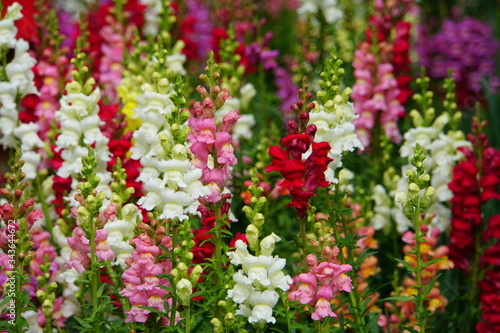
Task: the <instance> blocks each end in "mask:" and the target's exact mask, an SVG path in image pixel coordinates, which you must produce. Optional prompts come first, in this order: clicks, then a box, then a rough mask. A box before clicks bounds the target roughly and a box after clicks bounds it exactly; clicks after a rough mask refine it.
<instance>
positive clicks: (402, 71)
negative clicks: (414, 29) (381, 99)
mask: <svg viewBox="0 0 500 333" xmlns="http://www.w3.org/2000/svg"><path fill="white" fill-rule="evenodd" d="M412 2H413V1H412V0H406V1H400V2H398V1H376V2H375V14H374V15H372V16H370V17H369V19H368V20H369V22H370V27H369V28H367V30H366V38H367V42H368V43H369V44H371V41H372V40H373V32H375V37H376V41H377V43H378V47H379V49H380V50H381V51H382V52H381V54H382V56H383V57H386V58H385V59H383V62H389V63H390V64H392V65H393V66H394V71H393V72H394V74H395V77H396V80H397V82H398V89H399V90H400V93H399V96H398V99H399V102H400V103H401V104H405V103H406V102H408V100H409V98H410V97H411V95H413V91H412V90H411V87H410V83H411V80H412V78H411V67H410V56H409V49H410V41H409V39H410V29H411V23H410V22H406V21H403V20H402V17H403V15H404V14H406V13H407V12H408V11H409V10H410V9H411V5H412ZM372 29H373V30H374V31H373V30H372Z"/></svg>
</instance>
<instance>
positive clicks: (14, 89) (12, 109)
mask: <svg viewBox="0 0 500 333" xmlns="http://www.w3.org/2000/svg"><path fill="white" fill-rule="evenodd" d="M21 9H22V7H21V5H20V4H19V3H17V2H16V3H14V4H12V5H11V6H9V7H8V8H7V12H6V14H5V16H4V17H3V18H2V19H1V20H0V50H1V51H0V53H2V54H0V56H1V57H5V58H7V52H8V51H9V50H10V51H13V53H14V54H13V55H14V56H13V58H12V59H11V60H10V61H9V62H8V63H7V64H6V65H5V67H4V68H3V71H4V74H5V78H6V80H7V81H0V91H1V92H0V133H1V137H0V144H2V145H3V147H4V149H5V148H14V147H16V146H18V145H19V144H20V145H21V147H20V148H21V153H22V157H21V158H22V160H23V161H24V162H25V165H24V166H23V172H24V173H25V174H26V178H27V179H34V178H35V177H36V170H37V168H38V165H39V164H40V161H41V157H40V155H39V154H38V153H37V152H36V150H37V149H38V148H41V147H42V146H43V142H42V140H41V139H40V137H39V136H38V131H39V127H38V125H37V124H35V123H33V122H30V123H28V124H20V120H19V109H18V105H17V102H16V101H18V100H20V99H22V98H24V97H25V96H26V95H29V94H38V90H37V89H36V87H35V83H34V77H35V74H34V73H33V70H32V68H33V66H35V64H36V60H35V59H34V58H33V57H31V56H30V54H29V53H28V50H29V44H28V42H26V41H25V40H23V39H16V38H15V36H16V34H17V28H16V26H15V25H14V24H15V21H17V20H19V19H21V18H22V14H21Z"/></svg>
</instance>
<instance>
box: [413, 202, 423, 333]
mask: <svg viewBox="0 0 500 333" xmlns="http://www.w3.org/2000/svg"><path fill="white" fill-rule="evenodd" d="M419 212H420V199H418V203H417V207H415V211H414V215H413V223H414V224H415V256H416V257H417V258H416V260H417V268H416V277H417V286H416V287H417V304H416V305H415V307H416V308H415V313H416V316H417V325H418V326H420V333H425V326H426V317H425V316H424V311H425V309H424V308H423V307H424V295H423V290H422V288H423V286H422V269H423V268H422V254H421V251H420V242H421V240H422V234H421V232H422V231H421V230H420V218H419Z"/></svg>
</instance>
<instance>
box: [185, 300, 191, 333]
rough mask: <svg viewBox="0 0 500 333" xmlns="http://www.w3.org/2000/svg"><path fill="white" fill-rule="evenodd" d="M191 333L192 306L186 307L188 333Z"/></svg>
mask: <svg viewBox="0 0 500 333" xmlns="http://www.w3.org/2000/svg"><path fill="white" fill-rule="evenodd" d="M189 332H191V304H189V305H188V306H186V333H189Z"/></svg>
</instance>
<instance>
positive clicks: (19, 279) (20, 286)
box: [14, 256, 24, 332]
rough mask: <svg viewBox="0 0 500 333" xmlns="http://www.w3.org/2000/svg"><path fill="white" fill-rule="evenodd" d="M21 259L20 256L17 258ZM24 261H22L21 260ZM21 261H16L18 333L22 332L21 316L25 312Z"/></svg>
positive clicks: (16, 324)
mask: <svg viewBox="0 0 500 333" xmlns="http://www.w3.org/2000/svg"><path fill="white" fill-rule="evenodd" d="M17 258H19V256H17ZM21 260H22V259H21ZM21 260H19V259H18V260H16V271H15V274H16V275H15V276H16V282H15V284H16V294H15V299H14V300H15V302H16V303H15V304H16V307H15V308H16V318H15V330H16V332H22V331H23V330H22V322H21V319H22V317H21V314H22V310H23V305H22V301H23V300H24V297H22V296H21V295H22V292H23V265H22V264H21Z"/></svg>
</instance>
